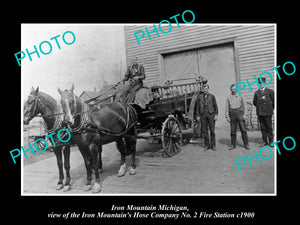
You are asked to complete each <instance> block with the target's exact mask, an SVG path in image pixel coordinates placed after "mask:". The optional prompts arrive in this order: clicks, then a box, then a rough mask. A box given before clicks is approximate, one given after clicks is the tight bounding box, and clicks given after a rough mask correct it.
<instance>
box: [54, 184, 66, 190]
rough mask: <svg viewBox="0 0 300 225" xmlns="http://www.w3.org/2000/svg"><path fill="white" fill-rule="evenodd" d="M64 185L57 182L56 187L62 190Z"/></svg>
mask: <svg viewBox="0 0 300 225" xmlns="http://www.w3.org/2000/svg"><path fill="white" fill-rule="evenodd" d="M63 187H64V185H63V184H57V185H56V187H55V190H57V191H58V190H60V189H62V188H63Z"/></svg>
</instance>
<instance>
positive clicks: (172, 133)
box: [85, 77, 207, 156]
mask: <svg viewBox="0 0 300 225" xmlns="http://www.w3.org/2000/svg"><path fill="white" fill-rule="evenodd" d="M206 82H207V80H206V79H205V78H203V77H198V78H195V80H194V82H189V83H184V84H176V85H175V84H174V85H173V81H167V82H166V83H165V85H163V86H152V87H150V88H146V89H148V93H147V91H146V92H145V87H143V88H142V89H144V91H142V95H143V94H145V93H147V94H148V95H150V99H149V101H148V102H147V104H138V102H136V103H135V104H132V106H133V107H134V108H135V110H136V112H137V116H138V123H137V126H136V128H137V135H136V138H139V139H148V140H149V143H161V144H162V146H163V149H164V151H165V153H166V155H167V156H173V155H176V154H177V153H178V152H179V151H180V149H181V145H182V143H183V133H184V132H185V133H193V135H194V137H197V138H199V137H200V135H201V124H200V121H199V120H197V117H198V116H199V112H198V108H197V97H198V95H199V93H200V92H201V91H202V88H203V85H204V84H205V83H206ZM137 95H139V92H138V93H137ZM114 96H115V95H114V94H113V95H110V96H108V97H107V96H103V95H100V96H97V97H94V98H91V99H89V100H87V101H86V102H85V103H87V104H90V105H99V104H101V103H102V102H103V101H107V100H108V99H110V101H114Z"/></svg>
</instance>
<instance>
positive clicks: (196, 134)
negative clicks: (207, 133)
mask: <svg viewBox="0 0 300 225" xmlns="http://www.w3.org/2000/svg"><path fill="white" fill-rule="evenodd" d="M197 117H200V115H198V114H196V113H195V115H194V118H193V119H194V126H193V132H194V137H195V138H200V137H201V120H199V121H198V120H197Z"/></svg>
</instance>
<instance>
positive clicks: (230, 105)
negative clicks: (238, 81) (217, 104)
mask: <svg viewBox="0 0 300 225" xmlns="http://www.w3.org/2000/svg"><path fill="white" fill-rule="evenodd" d="M230 91H231V95H230V96H228V97H227V99H226V104H225V117H226V119H227V121H228V122H230V137H231V146H230V148H229V150H232V149H235V148H236V132H237V125H238V126H239V128H240V131H241V134H242V139H243V142H244V147H245V148H246V149H247V150H249V149H250V148H249V142H248V135H247V130H246V127H245V118H246V117H247V115H246V113H247V110H246V101H245V99H244V97H242V96H239V95H238V94H237V91H236V87H235V85H234V84H232V85H231V86H230Z"/></svg>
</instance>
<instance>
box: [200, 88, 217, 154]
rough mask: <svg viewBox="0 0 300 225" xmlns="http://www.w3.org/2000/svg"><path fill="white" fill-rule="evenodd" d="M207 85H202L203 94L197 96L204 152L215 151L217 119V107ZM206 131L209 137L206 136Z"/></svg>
mask: <svg viewBox="0 0 300 225" xmlns="http://www.w3.org/2000/svg"><path fill="white" fill-rule="evenodd" d="M208 90H209V85H208V84H204V85H203V93H201V94H200V95H199V103H200V104H199V106H200V109H199V111H200V115H201V123H202V126H203V128H202V129H203V130H202V131H203V137H204V151H207V150H208V149H210V148H211V149H212V150H214V151H216V138H215V121H216V120H217V119H218V105H217V101H216V98H215V96H214V95H213V94H211V93H209V92H208ZM208 129H209V131H210V135H209V134H208Z"/></svg>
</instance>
